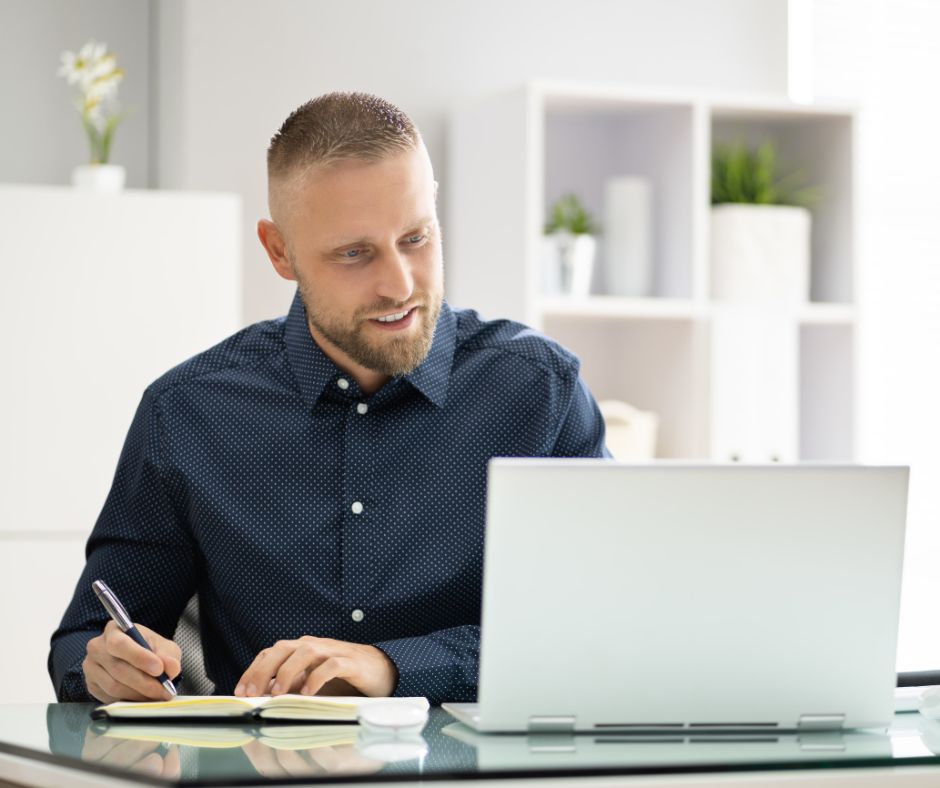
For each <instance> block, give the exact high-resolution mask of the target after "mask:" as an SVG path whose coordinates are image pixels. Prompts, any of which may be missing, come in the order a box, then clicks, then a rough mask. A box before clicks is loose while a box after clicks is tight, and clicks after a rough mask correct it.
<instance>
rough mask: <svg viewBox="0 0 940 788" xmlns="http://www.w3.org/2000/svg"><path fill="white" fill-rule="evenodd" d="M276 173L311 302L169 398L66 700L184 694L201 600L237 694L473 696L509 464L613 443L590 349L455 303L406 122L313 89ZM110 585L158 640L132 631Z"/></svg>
mask: <svg viewBox="0 0 940 788" xmlns="http://www.w3.org/2000/svg"><path fill="white" fill-rule="evenodd" d="M268 181H269V186H268V189H269V192H268V197H269V205H270V210H271V220H270V221H268V220H262V221H260V222H259V223H258V237H259V238H260V240H261V243H262V244H263V246H264V248H265V250H266V251H267V254H268V256H269V258H270V260H271V263H272V264H273V265H274V268H275V270H276V271H277V272H278V274H280V275H281V276H282V277H284V278H285V279H288V280H292V281H296V282H297V285H298V293H297V296H295V298H294V301H293V304H292V306H291V309H290V313H289V314H288V316H287V317H286V318H284V319H281V320H274V321H267V322H262V323H258V324H256V325H253V326H250V327H248V328H246V329H244V330H243V331H241V332H239V333H237V334H235V335H234V336H232V337H230V338H229V339H227V340H225V341H224V342H222V343H221V344H219V345H217V346H216V347H214V348H212V349H210V350H208V351H206V352H204V353H202V354H200V355H198V356H196V357H195V358H192V359H190V360H189V361H187V362H185V363H183V364H182V365H180V366H179V367H176V368H175V369H173V370H171V371H170V372H168V373H167V374H166V375H164V376H163V377H161V378H160V379H159V380H157V381H156V382H155V383H153V384H152V385H151V386H149V387H148V388H147V390H146V391H145V393H144V396H143V399H142V401H141V404H140V406H139V408H138V411H137V414H136V415H135V417H134V421H133V424H132V425H131V428H130V432H129V434H128V437H127V441H126V443H125V446H124V450H123V452H122V454H121V459H120V462H119V465H118V469H117V472H116V475H115V478H114V483H113V486H112V488H111V491H110V493H109V495H108V498H107V501H106V502H105V505H104V509H103V511H102V513H101V515H100V517H99V519H98V522H97V523H96V525H95V528H94V531H93V532H92V535H91V537H90V539H89V542H88V546H87V559H88V560H87V565H86V567H85V570H84V573H83V574H82V577H81V579H80V580H79V583H78V587H77V589H76V592H75V595H74V598H73V600H72V602H71V604H70V606H69V608H68V610H67V611H66V613H65V616H64V617H63V620H62V623H61V625H60V627H59V629H58V630H57V631H56V632H55V634H54V635H53V637H52V652H51V654H50V660H49V665H50V672H51V675H52V679H53V682H54V684H55V687H56V691H57V693H58V696H59V698H60V700H87V699H88V698H89V696H93V697H95V698H97V699H99V700H102V701H112V700H116V699H128V700H139V699H161V698H165V697H166V696H167V693H166V690H165V689H164V688H163V687H162V686H161V685H160V683H159V682H158V681H157V680H156V678H155V677H156V676H158V675H160V674H161V673H162V672H163V671H166V673H167V674H168V675H169V676H170V677H174V676H176V675H177V674H178V673H179V670H180V667H179V664H180V650H179V647H178V646H177V645H176V644H175V643H174V642H173V641H171V640H170V639H169V638H170V637H171V636H172V633H173V631H174V628H175V626H176V623H177V621H178V619H179V616H180V612H181V611H182V610H183V608H184V606H185V605H186V602H187V600H188V599H189V598H190V597H191V596H192V595H193V594H194V593H196V592H198V595H199V607H200V617H201V637H202V643H203V648H204V652H205V663H206V670H207V673H208V675H209V677H210V678H211V679H212V680H213V681H214V682H215V685H216V688H217V691H219V692H223V693H232V692H234V694H236V695H257V694H265V693H268V692H270V693H272V694H280V693H284V692H304V693H311V694H313V693H363V694H366V695H376V696H378V695H393V694H394V695H424V696H427V697H428V698H429V699H430V700H431V701H432V702H440V701H443V700H471V699H473V698H474V697H475V695H476V685H477V655H478V645H479V623H480V591H481V576H482V549H483V526H484V499H485V486H486V464H487V461H488V460H489V459H490V458H491V457H494V456H602V455H603V454H604V446H603V436H604V430H603V423H602V421H601V417H600V414H599V412H598V410H597V406H596V405H595V403H594V401H593V399H592V398H591V395H590V394H589V392H588V391H587V389H586V387H585V386H584V384H583V382H582V381H581V380H580V378H579V376H578V364H577V360H576V359H575V358H574V357H573V356H572V355H571V354H570V353H568V352H567V351H565V350H564V349H562V348H561V347H559V346H558V345H556V344H555V343H553V342H551V341H550V340H547V339H546V338H544V337H541V336H539V335H537V334H536V333H534V332H532V331H531V330H529V329H527V328H525V327H524V326H521V325H519V324H515V323H510V322H507V321H496V322H484V321H483V320H482V319H481V318H480V317H479V316H478V315H477V314H476V313H475V312H472V311H464V310H455V309H451V308H450V307H449V306H448V305H447V304H446V303H444V301H443V265H442V253H441V233H440V227H439V225H438V220H437V211H436V207H435V198H436V192H437V184H436V183H435V181H434V176H433V173H432V169H431V162H430V159H429V157H428V154H427V151H426V150H425V147H424V144H423V142H422V140H421V137H420V135H419V133H418V131H417V130H416V129H415V127H414V126H413V124H412V123H411V121H410V120H409V118H408V117H407V116H406V115H405V114H404V113H402V112H401V111H400V110H399V109H397V108H396V107H394V106H392V105H391V104H389V103H387V102H385V101H383V100H381V99H379V98H376V97H373V96H367V95H363V94H330V95H327V96H322V97H320V98H318V99H315V100H313V101H310V102H308V103H307V104H304V105H303V106H302V107H300V108H299V109H297V110H296V111H295V112H294V113H292V114H291V115H290V117H288V119H287V120H286V121H285V122H284V124H283V126H282V127H281V129H280V130H279V131H278V133H277V134H276V135H275V137H274V138H273V140H272V141H271V145H270V148H269V150H268ZM494 220H498V219H497V218H495V217H494ZM480 232H486V228H485V227H481V228H480ZM494 251H495V250H494ZM493 286H494V287H498V286H499V283H498V282H494V283H493ZM97 578H100V579H102V580H104V581H105V582H107V583H108V584H109V585H110V586H111V587H112V588H113V589H114V591H115V592H116V593H117V594H118V596H119V597H120V598H121V599H122V601H123V602H124V604H125V606H126V607H127V608H128V610H129V612H130V614H131V616H132V617H133V618H134V620H135V621H136V622H139V628H140V629H141V631H142V632H143V633H144V636H145V637H146V638H147V640H148V642H149V643H150V644H151V646H152V648H153V652H152V653H151V652H149V651H147V650H146V649H144V648H142V647H140V646H138V645H137V644H136V643H134V642H133V641H132V640H131V639H130V638H129V637H127V636H126V635H124V634H123V633H121V632H120V631H119V630H118V629H117V628H116V627H115V625H114V624H113V623H110V622H107V617H106V615H105V613H104V611H103V610H102V609H101V606H100V605H99V604H98V603H97V601H96V600H95V598H94V596H93V594H92V591H91V587H90V586H91V582H92V581H93V580H94V579H97Z"/></svg>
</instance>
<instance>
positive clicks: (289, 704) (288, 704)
mask: <svg viewBox="0 0 940 788" xmlns="http://www.w3.org/2000/svg"><path fill="white" fill-rule="evenodd" d="M369 703H382V704H387V703H400V704H407V705H412V706H417V707H418V708H420V709H422V710H423V709H427V708H428V701H427V698H366V697H361V696H327V695H277V696H276V697H268V696H263V697H254V698H239V697H236V696H235V695H180V696H178V697H176V698H174V699H173V700H168V701H147V702H143V703H138V702H131V701H117V702H116V703H109V704H107V705H106V706H99V707H98V708H96V709H95V710H94V711H93V712H92V717H94V718H96V719H122V720H123V719H127V720H133V719H143V720H152V719H167V720H170V719H193V718H199V719H214V718H219V719H225V718H231V717H234V718H237V719H242V720H249V721H250V720H256V719H265V720H306V721H315V722H320V721H322V722H355V721H356V718H357V716H358V714H359V709H360V708H361V707H362V706H363V705H366V704H369Z"/></svg>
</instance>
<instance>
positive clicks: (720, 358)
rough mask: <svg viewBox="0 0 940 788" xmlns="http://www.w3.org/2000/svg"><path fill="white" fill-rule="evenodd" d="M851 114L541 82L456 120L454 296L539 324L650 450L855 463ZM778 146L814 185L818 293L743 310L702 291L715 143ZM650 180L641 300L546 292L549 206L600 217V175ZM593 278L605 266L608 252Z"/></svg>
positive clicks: (451, 199) (449, 248) (762, 100)
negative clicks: (627, 416) (648, 255)
mask: <svg viewBox="0 0 940 788" xmlns="http://www.w3.org/2000/svg"><path fill="white" fill-rule="evenodd" d="M855 129H856V116H855V111H854V109H853V108H851V107H847V106H827V107H821V106H803V105H795V104H791V103H788V102H785V101H782V100H779V99H770V98H766V97H740V96H721V95H703V94H694V95H692V94H682V93H675V92H665V91H649V90H646V91H644V90H639V89H636V88H633V87H623V88H618V87H616V86H613V87H612V86H594V85H579V84H561V83H533V84H529V85H526V86H524V87H522V88H519V89H518V90H515V91H511V92H507V93H503V94H501V95H497V96H492V97H486V98H483V99H481V100H479V101H477V102H475V103H473V104H471V105H468V106H466V107H463V108H462V109H460V110H459V111H457V112H456V113H455V114H454V117H453V119H452V123H451V127H450V144H449V151H448V153H449V161H448V178H447V187H448V217H447V222H446V226H445V230H446V234H445V238H446V242H445V243H446V252H447V260H448V272H447V274H448V297H449V298H450V300H451V301H452V302H453V303H454V304H455V305H457V306H472V307H475V308H477V309H479V310H480V311H481V312H482V313H483V314H484V315H486V316H487V317H509V318H513V319H516V320H520V321H522V322H525V323H528V324H530V325H533V326H535V327H536V328H539V329H541V330H543V331H544V332H546V333H547V334H549V335H550V336H553V337H555V338H556V339H558V340H559V341H561V342H562V343H563V344H564V345H566V346H567V347H569V348H570V349H572V350H573V351H574V352H575V353H577V354H578V355H579V357H580V358H581V361H582V370H583V374H584V377H585V379H586V380H587V382H588V384H589V385H590V386H591V388H592V390H593V391H594V393H595V395H596V396H597V397H598V399H622V400H626V401H628V402H630V403H631V404H633V405H636V406H637V407H640V408H643V409H646V410H653V411H655V412H657V413H658V414H659V415H660V438H659V448H658V455H659V456H661V457H671V458H711V459H715V460H739V461H753V462H766V461H792V460H797V459H806V460H849V459H851V458H852V457H853V456H854V453H855V443H856V441H855V391H854V387H855V383H854V378H855V368H856V359H855V356H856V354H855V341H856V335H857V330H856V322H857V316H856V309H855V306H854V294H855V291H856V283H855V267H856V263H855V250H854V246H855V224H854V212H855V191H856V180H857V179H856V174H855V173H856V165H855V153H854V150H855V142H854V141H855V134H856V132H855ZM764 139H771V140H773V141H774V143H775V144H776V146H777V149H778V152H779V156H780V160H781V161H782V162H784V163H786V164H793V165H795V166H798V167H799V168H800V169H802V170H803V171H804V173H805V175H806V177H807V180H808V181H810V182H811V183H813V184H814V185H816V186H817V187H818V189H819V194H820V199H819V203H818V205H817V206H816V207H814V210H813V231H812V268H811V295H810V300H809V302H808V303H806V304H805V305H801V306H798V307H792V308H783V307H781V308H774V309H769V308H766V307H765V308H763V309H760V310H758V309H754V310H750V314H749V316H748V315H747V314H746V313H747V312H748V310H747V309H743V308H742V307H740V305H732V304H725V303H721V302H719V301H715V300H713V299H712V298H711V297H710V282H709V260H708V250H709V222H710V161H711V149H712V145H713V143H714V142H715V141H719V140H727V141H731V140H744V141H746V142H750V143H756V142H759V141H761V140H764ZM618 175H639V176H643V177H645V178H648V179H649V180H650V182H651V183H652V190H653V195H654V196H653V216H654V219H653V226H652V239H653V244H652V245H653V264H654V266H653V270H654V276H653V289H652V295H651V296H650V297H648V298H624V297H619V296H611V295H604V294H603V282H602V281H599V280H598V279H597V277H596V278H595V285H596V286H595V291H596V292H595V293H592V295H590V296H588V297H581V298H570V297H565V296H558V295H551V296H549V295H543V294H542V293H541V292H540V289H539V288H540V282H541V277H540V264H541V255H542V227H543V225H544V222H545V217H546V216H547V213H548V210H549V207H550V206H551V205H552V204H553V203H554V202H555V200H557V199H558V198H559V197H561V196H562V195H563V194H566V193H568V192H574V193H576V194H577V195H578V196H579V197H580V198H581V200H582V201H583V202H584V204H585V205H586V207H587V208H588V210H589V211H590V212H591V213H592V214H593V215H594V216H596V217H598V218H600V217H602V216H603V197H604V185H605V181H606V180H607V179H608V178H610V177H613V176H618ZM600 255H601V259H599V260H598V264H597V268H598V270H601V271H602V270H603V268H604V261H603V257H602V256H603V245H601V252H600Z"/></svg>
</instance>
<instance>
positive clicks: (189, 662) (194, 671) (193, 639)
mask: <svg viewBox="0 0 940 788" xmlns="http://www.w3.org/2000/svg"><path fill="white" fill-rule="evenodd" d="M173 640H175V641H176V643H177V644H178V645H179V647H180V649H182V651H183V656H182V672H183V679H182V681H181V682H180V685H179V691H180V695H212V694H213V693H214V692H215V684H214V683H213V681H212V679H210V678H209V677H208V676H207V675H206V666H205V662H204V661H203V656H202V640H201V639H200V636H199V595H198V594H193V597H192V599H190V600H189V602H187V604H186V608H185V609H184V610H183V614H182V615H181V616H180V620H179V623H178V624H177V625H176V632H174V633H173Z"/></svg>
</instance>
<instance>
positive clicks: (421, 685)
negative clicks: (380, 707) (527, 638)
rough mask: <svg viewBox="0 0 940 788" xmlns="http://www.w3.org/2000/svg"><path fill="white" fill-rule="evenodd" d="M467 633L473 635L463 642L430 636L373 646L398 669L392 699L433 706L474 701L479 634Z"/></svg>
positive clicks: (474, 628)
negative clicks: (423, 700)
mask: <svg viewBox="0 0 940 788" xmlns="http://www.w3.org/2000/svg"><path fill="white" fill-rule="evenodd" d="M458 629H464V627H459V628H458ZM466 629H472V630H474V634H471V633H467V636H466V637H465V638H464V637H458V638H455V637H454V636H453V635H450V636H449V637H447V638H437V637H435V634H430V635H422V636H419V637H411V638H398V639H396V640H385V641H382V642H381V643H374V644H373V645H374V646H375V647H376V648H377V649H380V650H381V651H383V652H384V653H385V654H386V656H388V658H389V659H390V660H392V662H393V663H394V664H395V667H396V668H398V684H397V686H396V687H395V691H394V692H393V693H392V695H393V697H397V698H401V697H418V696H421V697H425V698H427V699H428V702H429V703H431V704H432V705H435V706H436V705H439V704H441V703H445V702H448V701H452V702H472V701H475V700H476V699H477V682H478V665H479V662H478V653H479V639H478V636H476V635H475V632H478V631H479V630H478V629H477V628H476V627H467V628H466ZM445 631H446V632H448V633H452V632H453V630H445ZM460 641H465V642H460Z"/></svg>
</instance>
